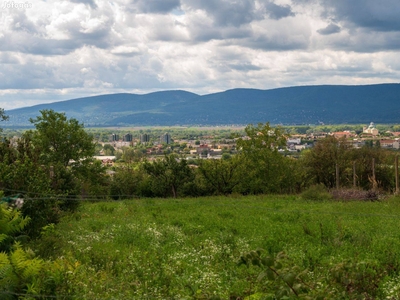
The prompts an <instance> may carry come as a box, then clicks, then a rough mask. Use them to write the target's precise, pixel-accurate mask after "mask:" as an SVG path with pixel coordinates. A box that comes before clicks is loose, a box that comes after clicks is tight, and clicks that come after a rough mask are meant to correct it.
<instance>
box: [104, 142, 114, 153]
mask: <svg viewBox="0 0 400 300" xmlns="http://www.w3.org/2000/svg"><path fill="white" fill-rule="evenodd" d="M103 150H104V154H105V155H114V154H115V148H114V147H113V146H111V145H110V144H105V145H104V147H103Z"/></svg>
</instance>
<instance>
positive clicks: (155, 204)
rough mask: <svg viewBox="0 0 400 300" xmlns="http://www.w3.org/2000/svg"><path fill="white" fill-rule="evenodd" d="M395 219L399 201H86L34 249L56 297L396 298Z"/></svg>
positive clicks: (399, 253)
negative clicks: (51, 275) (48, 269)
mask: <svg viewBox="0 0 400 300" xmlns="http://www.w3.org/2000/svg"><path fill="white" fill-rule="evenodd" d="M399 218H400V199H399V198H390V199H387V200H384V201H383V202H359V201H355V202H336V201H324V202H321V201H311V202H310V201H308V200H302V199H301V198H298V197H296V196H284V197H283V196H268V197H267V196H246V197H236V198H232V197H225V196H221V197H209V198H206V197H203V198H197V199H193V198H191V199H174V198H169V199H168V200H167V201H166V200H164V199H142V200H130V201H118V202H102V203H85V204H84V205H82V206H81V207H80V208H79V211H77V212H75V213H74V214H72V215H70V216H69V217H67V218H63V220H62V222H61V223H59V224H58V225H57V226H55V227H54V228H53V229H52V230H49V231H48V232H46V234H45V235H44V236H43V237H42V239H41V240H40V241H37V242H36V243H34V244H32V248H33V249H37V252H36V253H37V255H39V256H40V257H41V258H42V259H44V260H49V259H51V260H53V261H58V266H59V267H60V268H61V266H62V268H64V269H61V271H60V270H58V271H57V274H58V276H60V277H59V279H58V280H59V281H57V282H58V283H57V284H58V285H57V290H56V291H53V293H54V295H58V296H60V297H62V295H68V297H72V298H74V297H77V298H81V299H82V298H84V299H96V298H99V297H101V298H102V299H128V298H158V299H159V298H188V299H210V298H214V299H217V298H220V299H229V298H234V299H261V298H265V299H287V298H285V297H289V299H296V298H297V299H307V297H308V298H309V299H396V298H398V297H400V286H399V284H398V282H396V278H398V276H399V270H400V269H399V267H400V260H399V257H400V244H399V243H400V242H399V241H400V236H399V233H398V230H397V227H398V219H399ZM259 249H262V250H261V251H258V252H257V250H259ZM66 266H68V268H67V267H66ZM66 270H68V272H65V273H63V271H66ZM268 270H269V271H268ZM53 271H54V269H53ZM270 271H271V272H273V274H271V272H270ZM43 276H44V275H43ZM296 294H297V296H296ZM318 297H319V298H318Z"/></svg>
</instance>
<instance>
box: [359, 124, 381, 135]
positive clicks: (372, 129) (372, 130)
mask: <svg viewBox="0 0 400 300" xmlns="http://www.w3.org/2000/svg"><path fill="white" fill-rule="evenodd" d="M363 133H366V134H371V135H372V136H377V135H378V134H379V131H378V129H376V128H375V124H374V122H371V124H369V126H368V127H364V128H363Z"/></svg>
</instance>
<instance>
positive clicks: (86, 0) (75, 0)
mask: <svg viewBox="0 0 400 300" xmlns="http://www.w3.org/2000/svg"><path fill="white" fill-rule="evenodd" d="M69 1H71V2H73V3H83V4H85V5H88V6H90V7H91V8H97V5H96V3H95V2H94V0H69Z"/></svg>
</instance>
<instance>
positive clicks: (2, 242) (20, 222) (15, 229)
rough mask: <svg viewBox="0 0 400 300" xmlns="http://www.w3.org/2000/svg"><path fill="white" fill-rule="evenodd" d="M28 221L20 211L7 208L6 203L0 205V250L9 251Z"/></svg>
mask: <svg viewBox="0 0 400 300" xmlns="http://www.w3.org/2000/svg"><path fill="white" fill-rule="evenodd" d="M0 196H1V193H0ZM29 221H30V219H29V218H28V217H23V216H22V214H21V212H20V211H18V210H16V209H11V208H7V206H6V204H2V205H0V251H7V252H8V251H10V249H11V246H12V245H13V244H14V242H15V241H17V240H18V239H20V238H21V236H20V233H21V232H22V231H23V230H24V228H25V227H26V225H27V224H28V223H29Z"/></svg>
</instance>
